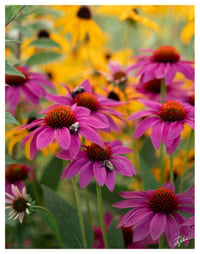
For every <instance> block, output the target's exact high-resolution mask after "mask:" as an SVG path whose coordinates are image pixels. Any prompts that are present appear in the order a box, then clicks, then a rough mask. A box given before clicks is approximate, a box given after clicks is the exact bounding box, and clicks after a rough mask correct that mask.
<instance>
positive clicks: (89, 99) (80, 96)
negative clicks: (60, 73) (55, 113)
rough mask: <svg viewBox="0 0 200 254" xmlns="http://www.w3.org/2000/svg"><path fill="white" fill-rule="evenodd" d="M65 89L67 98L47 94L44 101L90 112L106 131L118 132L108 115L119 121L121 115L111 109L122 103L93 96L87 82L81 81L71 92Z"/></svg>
mask: <svg viewBox="0 0 200 254" xmlns="http://www.w3.org/2000/svg"><path fill="white" fill-rule="evenodd" d="M65 87H66V89H67V91H68V95H67V96H59V95H53V94H50V93H48V94H47V95H46V99H47V100H50V101H53V102H56V103H61V104H65V105H73V104H76V105H78V106H80V107H84V108H87V109H89V110H90V112H91V115H92V116H93V117H95V118H97V119H99V120H100V121H102V122H103V123H106V124H107V125H108V127H109V128H107V131H110V129H113V130H115V131H119V127H118V126H117V124H116V123H115V122H114V120H113V119H112V117H111V116H110V115H112V116H114V117H117V118H119V119H121V116H122V113H120V112H117V111H116V110H114V109H113V107H115V106H119V105H122V104H124V103H123V102H116V101H113V100H111V99H108V98H106V97H104V96H100V95H97V94H95V93H94V92H93V91H92V87H91V84H90V82H89V81H88V80H85V81H83V82H82V83H81V84H80V86H78V87H76V88H75V89H74V90H73V91H70V89H69V88H68V87H67V86H65ZM121 120H122V119H121Z"/></svg>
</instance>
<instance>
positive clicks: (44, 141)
mask: <svg viewBox="0 0 200 254" xmlns="http://www.w3.org/2000/svg"><path fill="white" fill-rule="evenodd" d="M54 137H55V130H54V129H52V128H49V127H47V128H45V129H43V130H42V131H41V132H40V133H39V134H38V135H37V140H36V146H37V149H42V148H44V147H46V146H48V145H49V144H50V143H52V142H53V140H54Z"/></svg>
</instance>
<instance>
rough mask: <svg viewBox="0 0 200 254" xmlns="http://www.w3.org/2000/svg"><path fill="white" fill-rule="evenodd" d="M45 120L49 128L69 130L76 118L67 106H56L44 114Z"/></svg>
mask: <svg viewBox="0 0 200 254" xmlns="http://www.w3.org/2000/svg"><path fill="white" fill-rule="evenodd" d="M45 120H46V123H47V125H48V126H49V127H51V128H54V129H58V128H62V127H67V128H69V127H70V126H71V125H72V124H74V123H75V122H76V117H75V114H74V112H73V111H72V110H71V109H70V108H69V107H68V106H56V107H55V108H53V109H51V110H50V111H49V112H48V113H47V114H46V116H45Z"/></svg>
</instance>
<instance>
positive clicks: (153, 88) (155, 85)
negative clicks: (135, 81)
mask: <svg viewBox="0 0 200 254" xmlns="http://www.w3.org/2000/svg"><path fill="white" fill-rule="evenodd" d="M161 82H162V81H161V79H152V80H150V81H148V82H147V83H144V84H143V87H144V89H145V90H146V91H148V92H152V93H156V94H157V93H160V89H161Z"/></svg>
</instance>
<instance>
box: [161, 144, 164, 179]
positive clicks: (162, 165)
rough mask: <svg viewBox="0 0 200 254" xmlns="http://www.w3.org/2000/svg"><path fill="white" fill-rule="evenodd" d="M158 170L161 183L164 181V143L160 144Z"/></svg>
mask: <svg viewBox="0 0 200 254" xmlns="http://www.w3.org/2000/svg"><path fill="white" fill-rule="evenodd" d="M160 171H161V183H164V181H165V165H164V144H163V142H161V145H160Z"/></svg>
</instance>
